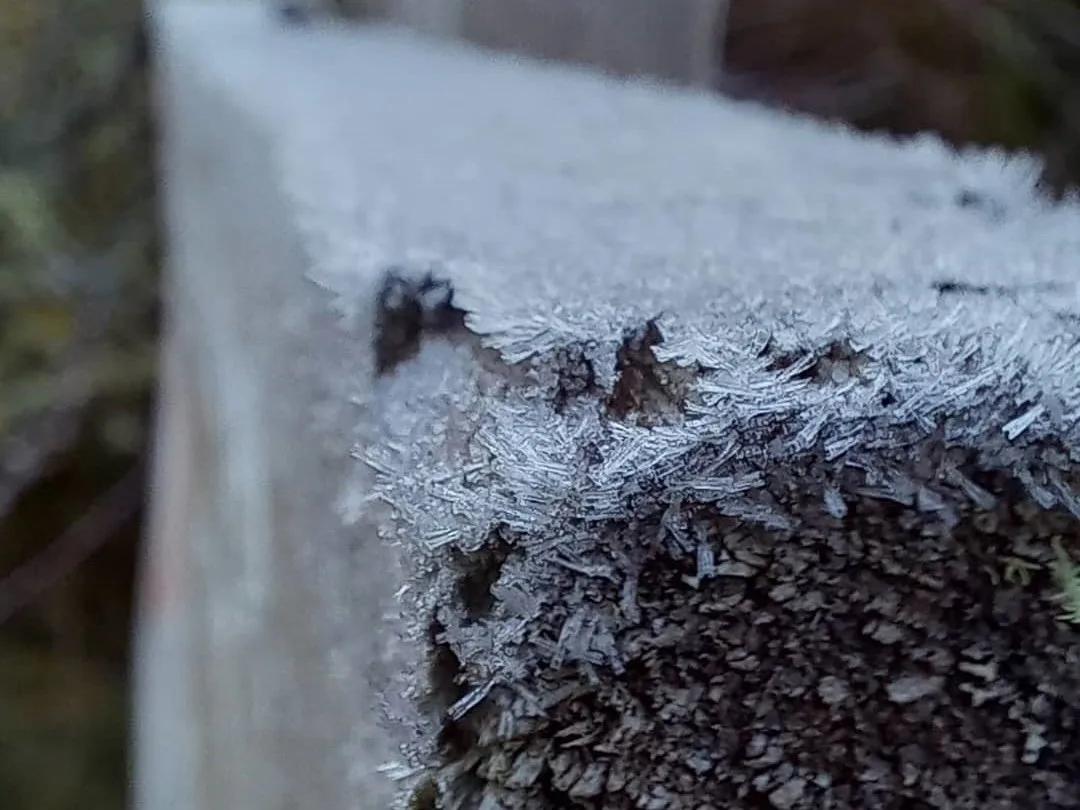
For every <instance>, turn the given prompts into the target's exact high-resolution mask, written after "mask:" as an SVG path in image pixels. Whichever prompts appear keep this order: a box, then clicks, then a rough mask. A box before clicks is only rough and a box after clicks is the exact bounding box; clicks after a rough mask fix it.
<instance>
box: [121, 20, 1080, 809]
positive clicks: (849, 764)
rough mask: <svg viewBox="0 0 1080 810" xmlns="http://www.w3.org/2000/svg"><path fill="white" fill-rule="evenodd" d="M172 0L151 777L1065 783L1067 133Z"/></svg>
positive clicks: (462, 800) (302, 782)
mask: <svg viewBox="0 0 1080 810" xmlns="http://www.w3.org/2000/svg"><path fill="white" fill-rule="evenodd" d="M518 5H522V4H518ZM493 7H494V6H488V5H487V4H484V3H479V2H478V3H475V4H471V5H469V8H471V9H473V10H474V13H475V15H476V16H473V17H470V18H469V19H470V20H471V22H469V23H468V25H467V26H466V28H467V29H468V31H469V32H470V33H469V36H470V38H473V39H476V40H481V41H483V40H491V41H496V40H497V41H498V43H499V44H500V45H507V44H513V43H512V42H509V40H508V39H507V38H506V37H507V33H506V32H507V31H510V30H514V29H512V28H507V27H505V26H504V25H503V24H501V23H500V24H496V25H490V23H485V22H484V20H485V19H489V20H490V19H491V18H485V16H484V14H482V13H481V10H482V9H484V8H493ZM522 7H523V5H522ZM612 7H613V6H612ZM680 7H682V6H681V5H680ZM685 7H686V9H691V8H705V7H704V6H695V5H694V4H690V3H687V4H685ZM430 8H433V7H429V9H430ZM594 8H596V9H600V8H608V5H607V4H596V5H595V6H594ZM421 11H423V9H420V11H416V12H411V13H415V14H417V15H418V14H420V13H421ZM687 13H689V12H687ZM627 14H628V19H629V18H630V17H631V16H632V15H630V14H629V12H627ZM414 19H415V20H419V19H420V17H419V16H416V17H414ZM634 19H635V20H637V22H635V23H634V25H637V26H639V27H640V28H641V30H643V31H644V30H646V29H650V27H651V24H650V23H647V22H645V21H644V20H643V19H640V20H638V18H634ZM435 24H436V23H430V25H435ZM441 24H442V23H439V25H441ZM417 25H418V26H419V25H420V23H419V22H418V23H417ZM155 26H156V31H157V38H156V45H157V50H156V53H158V54H159V81H158V97H159V102H160V111H161V131H162V134H163V147H162V172H163V185H162V187H163V189H164V191H165V193H166V195H167V201H166V202H167V204H166V209H165V212H164V213H165V222H166V224H167V233H168V265H169V267H168V271H169V272H168V285H167V291H166V299H165V300H166V312H167V323H168V330H167V333H168V334H167V340H166V345H165V363H164V369H165V372H164V382H163V388H162V396H161V416H160V423H159V444H158V459H157V472H156V475H155V489H154V508H155V516H156V517H155V523H154V528H153V532H152V537H151V544H150V556H149V559H148V563H147V568H146V571H145V576H144V582H145V587H144V600H143V607H142V612H141V620H140V643H139V650H140V654H139V656H138V659H137V660H138V670H137V676H138V677H137V683H138V689H137V694H136V704H137V717H138V724H137V740H138V761H137V768H136V774H137V779H136V799H137V806H138V808H139V810H167V809H168V808H177V810H180V809H181V808H182V809H183V810H193V809H194V808H207V809H213V808H229V810H247V809H248V808H250V809H251V810H268V808H270V809H279V810H286V808H300V807H303V808H308V807H312V808H319V809H320V810H346V808H363V810H367V809H368V808H392V807H409V808H413V810H430V809H431V808H435V807H444V808H458V807H482V808H493V807H512V808H518V807H534V806H535V807H550V806H581V807H631V806H633V807H656V808H661V807H662V808H667V809H668V810H681V808H690V807H693V808H704V807H709V806H716V807H720V806H751V805H752V806H759V805H761V806H765V803H769V804H771V806H774V807H788V808H798V807H802V806H804V805H805V806H811V804H813V803H814V802H816V803H817V804H813V806H832V807H838V808H849V807H852V808H853V807H871V806H882V805H884V804H889V803H890V802H892V801H893V800H894V799H895V801H896V802H902V801H906V802H910V803H912V805H913V806H914V804H916V803H919V802H922V803H924V804H927V805H929V803H930V802H937V803H938V806H945V805H946V804H948V803H950V802H951V803H953V805H954V806H967V804H971V803H974V802H976V800H977V801H979V802H984V803H989V804H990V805H991V806H1009V805H1008V803H1007V802H1008V801H1009V796H1011V795H1013V794H1011V793H1009V792H1008V791H1010V790H1013V789H1014V787H1015V786H1016V785H1021V786H1023V787H1022V791H1023V792H1022V795H1020V794H1017V795H1018V796H1019V798H1016V801H1017V802H1021V801H1022V802H1023V803H1025V806H1032V807H1050V806H1055V805H1053V802H1054V801H1056V800H1055V799H1053V798H1047V796H1049V795H1051V794H1053V792H1054V791H1058V792H1057V793H1056V794H1053V795H1057V796H1059V797H1060V796H1067V795H1072V794H1070V793H1069V792H1068V790H1066V788H1067V786H1068V785H1067V781H1068V779H1070V778H1072V777H1074V776H1075V769H1073V770H1070V768H1072V765H1070V763H1074V760H1072V759H1069V757H1074V756H1075V747H1074V746H1072V744H1071V742H1069V740H1070V739H1071V738H1070V737H1069V735H1070V734H1071V733H1072V732H1071V731H1069V728H1071V727H1069V726H1068V725H1067V724H1066V725H1061V724H1060V723H1057V721H1055V720H1053V718H1054V717H1066V716H1075V711H1076V710H1077V706H1076V703H1075V701H1076V693H1075V689H1073V688H1072V686H1070V684H1074V683H1075V680H1070V678H1073V679H1074V678H1075V674H1074V671H1073V670H1070V669H1069V667H1070V666H1075V660H1076V657H1077V655H1078V654H1080V653H1078V650H1080V646H1078V644H1080V641H1078V638H1077V634H1076V633H1075V631H1074V630H1073V629H1072V628H1071V626H1070V625H1069V624H1068V622H1069V621H1071V620H1073V619H1078V618H1080V612H1078V611H1080V604H1076V601H1077V599H1076V594H1077V593H1080V587H1078V586H1077V585H1076V582H1075V581H1071V580H1070V579H1069V577H1070V576H1074V577H1075V575H1070V574H1069V573H1068V564H1067V563H1068V560H1069V559H1070V558H1072V557H1073V556H1074V555H1078V554H1080V548H1078V539H1080V533H1078V532H1077V529H1076V523H1075V520H1074V519H1073V518H1072V517H1070V514H1069V510H1075V509H1076V508H1077V507H1076V504H1077V496H1076V495H1075V494H1074V493H1073V489H1072V487H1073V486H1074V484H1075V482H1074V477H1075V473H1074V471H1073V470H1072V468H1071V466H1070V465H1072V464H1073V461H1072V459H1074V458H1076V457H1077V453H1078V452H1080V435H1078V429H1077V424H1076V414H1077V413H1078V412H1080V411H1078V408H1080V390H1078V388H1080V385H1078V382H1077V380H1078V378H1080V377H1078V373H1077V372H1078V370H1080V362H1078V361H1080V354H1078V352H1077V351H1076V349H1075V345H1076V343H1075V337H1074V335H1073V332H1074V330H1075V323H1076V320H1077V318H1078V317H1080V315H1078V314H1077V313H1078V311H1080V308H1078V305H1077V303H1076V302H1077V298H1076V288H1075V285H1076V278H1075V256H1077V255H1080V227H1077V225H1078V222H1077V220H1078V211H1077V208H1076V207H1075V206H1069V205H1063V206H1061V207H1059V208H1049V207H1047V206H1045V205H1044V204H1043V203H1040V202H1039V201H1038V200H1036V199H1035V197H1034V196H1033V194H1032V193H1031V191H1030V188H1029V187H1028V185H1027V183H1028V179H1029V177H1028V175H1027V174H1026V172H1027V171H1028V169H1030V167H1029V166H1026V165H1023V164H1022V163H1021V164H1005V163H1003V162H1001V161H998V160H996V159H987V158H986V156H981V155H973V156H969V157H957V156H955V155H953V154H951V153H950V152H949V151H948V150H946V149H944V148H942V147H940V146H939V145H938V144H936V143H933V142H931V141H923V142H915V143H911V144H907V145H898V144H895V143H890V142H886V141H883V140H874V139H867V138H863V137H859V136H856V135H854V134H852V133H849V132H844V131H839V130H833V129H830V128H827V127H824V126H822V125H818V124H814V123H811V122H807V121H800V120H790V119H788V118H785V117H784V116H782V115H779V114H775V113H771V112H767V111H763V110H760V109H757V108H754V107H749V106H739V105H735V104H731V103H727V102H724V101H722V100H719V99H717V98H714V97H712V96H710V95H707V94H704V93H702V94H696V93H694V92H692V91H688V90H683V91H678V92H671V91H670V90H665V89H664V88H662V87H656V86H652V85H649V84H637V83H633V82H624V81H620V80H613V79H611V78H610V77H603V76H598V75H595V74H589V73H587V72H584V71H582V72H574V71H571V70H566V69H556V70H553V69H550V68H548V67H544V66H541V65H532V64H521V63H520V60H513V59H510V58H508V57H500V58H492V57H491V55H490V54H482V53H480V52H477V51H473V50H470V49H469V48H467V47H464V46H461V45H452V44H445V43H439V42H431V41H430V40H425V39H423V38H419V37H415V36H412V35H409V34H405V33H402V32H401V31H395V30H392V29H387V28H384V27H379V26H358V27H355V28H353V29H345V28H341V27H322V26H311V27H308V28H306V29H305V28H298V27H288V26H283V25H282V24H281V23H280V22H279V21H278V20H277V19H276V18H274V17H273V16H272V15H269V14H266V13H264V10H262V9H261V8H259V7H257V6H247V5H245V4H241V3H238V2H237V3H220V4H210V3H197V2H194V0H190V1H188V0H174V2H170V3H166V4H164V5H163V6H162V7H160V8H159V9H158V10H157V12H156V18H155ZM657 26H659V23H657ZM628 30H631V31H632V30H636V29H635V28H634V27H633V26H632V25H629V24H628ZM521 36H522V37H528V38H531V41H532V43H534V44H532V45H530V48H533V49H536V48H539V49H540V50H544V48H547V47H548V46H547V45H543V44H542V43H555V42H559V43H562V44H565V40H564V39H563V38H561V37H560V36H559V35H557V34H547V33H544V32H542V31H541V30H540V26H539V25H537V26H535V27H534V26H532V25H529V26H526V27H525V28H523V29H521ZM633 36H634V35H630V34H627V37H628V39H627V42H630V41H631V40H633ZM671 36H672V37H673V39H677V38H678V37H679V36H685V34H676V33H672V34H671ZM552 47H554V46H552ZM560 47H561V45H560ZM609 47H610V50H605V48H609ZM570 50H571V55H573V54H577V55H578V56H580V57H581V58H582V59H583V60H585V61H588V60H590V59H595V60H596V61H599V62H603V63H605V64H606V65H607V66H608V67H614V68H619V66H620V65H622V66H627V65H637V66H638V67H641V66H642V65H645V64H646V62H647V60H639V59H638V57H633V58H629V57H627V58H628V59H629V61H625V62H620V60H622V59H623V58H624V57H623V56H622V55H619V54H623V53H630V52H633V51H634V47H631V46H629V45H627V46H626V48H625V50H624V49H623V46H622V45H619V46H616V45H614V44H611V45H610V46H609V45H605V46H604V48H601V49H600V50H597V49H586V50H577V51H574V50H573V48H571V49H570ZM661 50H663V49H661ZM673 50H678V49H677V48H675V49H672V50H668V51H667V52H668V53H671V52H672V51H673ZM659 52H660V51H657V53H659ZM601 53H603V54H606V55H604V56H599V55H598V54H601ZM649 59H654V58H653V57H649ZM691 62H692V60H691ZM647 63H648V65H649V66H650V67H649V68H648V69H649V70H650V71H652V72H655V73H658V74H670V75H673V76H681V77H683V78H684V79H687V80H689V79H690V78H692V76H693V75H695V71H697V68H694V67H690V66H688V65H689V64H691V63H684V64H681V65H677V64H675V63H674V62H670V61H665V58H662V57H661V56H656V57H655V59H654V61H648V62H647ZM620 69H621V68H620ZM429 273H430V275H428V274H429ZM1070 582H1071V583H1072V584H1071V586H1070ZM1070 587H1071V590H1070ZM1055 598H1057V599H1058V601H1057V602H1056V603H1055V602H1053V601H1052V600H1053V599H1055ZM1070 600H1071V601H1070ZM1059 618H1060V619H1061V620H1060V621H1059ZM1006 662H1010V663H1006ZM1017 662H1021V663H1020V664H1017ZM1069 662H1072V663H1069ZM974 694H978V695H979V696H980V697H979V699H978V700H975V701H973V700H972V697H971V696H972V695H974ZM987 701H990V703H987ZM987 706H990V708H987ZM1070 712H1072V714H1069V713H1070ZM976 728H977V729H979V732H978V735H975V736H973V734H972V733H969V732H970V731H971V729H976ZM875 735H876V736H875ZM875 741H876V742H875ZM935 746H938V747H935ZM941 746H944V747H943V748H942V747H941ZM838 757H839V759H838ZM958 758H960V759H958ZM958 763H962V765H963V768H966V769H967V771H965V773H966V772H970V773H971V774H976V775H977V777H978V778H972V779H967V778H966V777H964V776H963V773H961V771H962V770H963V769H962V768H961V766H960V764H958ZM912 769H914V770H912ZM912 774H914V776H912ZM1062 780H1065V781H1064V782H1063V781H1062ZM1062 785H1065V787H1062ZM881 791H891V793H889V794H888V795H886V794H884V793H882V792H881ZM1062 791H1064V792H1062ZM481 796H483V797H484V798H483V800H482V801H481V799H480V797H481ZM477 802H479V803H477ZM530 802H531V803H530ZM545 802H546V803H545ZM575 802H576V803H577V804H573V803H575ZM740 802H745V803H746V804H745V805H740ZM830 802H831V804H830ZM993 802H998V804H997V805H994V804H993ZM1002 802H1005V803H1004V804H1003V803H1002ZM568 803H570V804H568ZM1016 806H1019V805H1016Z"/></svg>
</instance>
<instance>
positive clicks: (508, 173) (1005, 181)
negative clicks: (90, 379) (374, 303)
mask: <svg viewBox="0 0 1080 810" xmlns="http://www.w3.org/2000/svg"><path fill="white" fill-rule="evenodd" d="M166 7H167V8H168V9H169V14H168V15H167V19H168V24H167V26H166V28H167V30H168V31H169V33H170V35H171V42H172V43H173V46H174V50H175V51H176V52H177V53H179V54H181V55H182V57H183V58H184V59H186V61H187V62H188V64H189V65H190V66H191V67H193V68H194V69H196V70H198V71H199V72H200V73H201V74H202V75H204V76H205V77H206V78H207V79H208V80H209V81H211V82H213V83H214V84H215V85H217V86H218V87H219V88H220V89H221V90H222V91H223V92H225V93H227V94H229V95H230V96H231V97H232V99H233V100H234V101H235V103H236V104H237V105H238V106H239V107H242V108H244V109H245V110H247V111H248V112H250V113H252V114H254V115H256V116H258V117H260V118H262V119H264V120H265V121H266V122H267V126H268V127H270V128H272V131H273V135H274V137H275V139H276V142H277V144H278V146H279V147H280V154H281V158H282V184H283V187H284V188H286V189H287V190H288V192H289V193H290V194H291V195H293V197H294V199H295V202H296V213H297V218H298V223H299V224H300V226H301V227H302V229H303V230H304V231H305V232H306V233H307V235H308V236H309V237H310V245H311V248H312V251H313V261H314V265H315V269H314V271H313V273H314V275H315V276H317V277H319V278H320V279H322V280H323V281H324V282H325V283H327V284H330V285H331V286H335V285H336V286H337V287H338V288H339V292H346V291H348V290H351V289H353V288H354V284H355V282H357V281H362V280H363V279H365V278H368V279H370V278H371V274H372V273H373V272H377V271H381V269H382V268H383V267H384V266H385V265H386V264H388V263H399V262H403V261H405V262H407V261H410V260H421V261H431V262H433V263H438V264H439V265H441V266H443V267H444V268H445V269H446V272H447V273H448V274H449V275H450V276H451V277H452V278H453V280H454V282H455V284H456V286H457V291H458V299H457V301H458V302H459V303H460V304H461V305H462V306H464V307H465V308H466V309H467V310H469V311H470V313H471V325H472V326H474V327H475V328H476V329H477V330H479V331H481V332H489V333H490V332H500V331H503V330H512V331H513V332H514V333H515V335H516V338H515V340H524V341H526V342H527V341H528V340H529V339H530V333H531V336H532V337H534V338H537V339H539V335H540V333H541V332H544V333H546V334H549V335H550V334H552V333H553V332H555V333H565V337H568V338H572V337H581V336H583V335H585V334H586V333H588V336H589V337H591V338H602V337H603V334H604V333H605V332H607V331H609V330H619V329H621V328H622V327H623V326H624V325H625V324H626V323H627V322H629V321H630V320H632V319H634V318H641V317H651V316H655V315H658V314H660V313H665V314H666V315H667V316H669V317H672V318H680V319H691V320H696V321H698V322H699V323H700V325H701V326H703V327H704V326H709V325H712V326H716V327H719V326H721V325H723V324H731V323H735V322H742V321H745V320H747V319H751V320H755V321H759V322H760V323H762V324H766V325H770V324H773V323H777V324H779V323H782V322H788V321H791V320H792V319H793V318H794V319H795V320H799V321H801V320H804V319H805V320H809V321H812V322H815V323H830V322H832V321H833V320H834V319H835V318H845V317H848V316H851V317H854V318H855V319H856V320H859V319H860V318H861V319H863V320H867V321H871V320H872V321H878V322H881V321H882V320H883V319H885V318H889V317H891V316H900V317H904V318H905V319H906V320H907V322H908V325H909V326H918V325H919V324H927V325H932V324H933V323H935V322H937V321H939V320H940V319H941V318H943V317H946V316H947V315H949V314H950V313H951V311H952V310H953V309H954V305H956V304H963V303H964V302H968V303H972V302H973V303H974V308H975V309H977V310H978V313H977V317H976V318H975V320H976V321H980V322H981V321H986V320H987V319H991V320H996V319H997V318H1004V319H1005V320H1012V319H1015V318H1016V317H1018V316H1019V310H1021V309H1023V310H1026V311H1027V312H1028V314H1029V315H1031V316H1032V317H1034V318H1035V319H1036V320H1039V321H1045V323H1043V325H1042V328H1044V329H1045V330H1049V332H1056V331H1059V329H1058V326H1060V324H1062V323H1065V321H1066V320H1067V317H1068V315H1069V314H1070V313H1072V312H1073V311H1074V310H1076V306H1077V301H1076V284H1075V278H1076V262H1077V259H1076V257H1077V255H1080V252H1078V249H1080V227H1078V222H1080V218H1078V214H1077V209H1076V208H1075V207H1061V208H1059V209H1057V210H1046V207H1045V206H1043V205H1041V204H1040V203H1038V202H1037V201H1035V199H1034V197H1033V195H1032V193H1031V191H1030V187H1031V176H1032V173H1033V167H1032V166H1031V165H1030V164H1028V163H1027V162H1025V161H1013V162H1011V163H1005V162H1003V161H1001V160H999V159H998V158H997V156H994V155H986V154H972V155H970V156H967V157H965V158H962V159H958V158H957V157H955V156H954V155H953V154H951V153H950V152H949V150H947V149H945V148H944V147H942V146H941V145H940V144H938V143H937V142H936V141H934V140H932V139H922V140H918V141H916V142H912V143H909V144H908V145H906V146H899V145H897V144H895V143H893V142H891V141H888V140H886V139H884V138H870V137H864V136H861V135H857V134H853V133H850V132H846V131H842V130H840V129H837V128H833V127H831V126H825V125H822V124H819V123H815V122H812V121H810V120H806V119H797V118H791V117H787V116H784V115H782V114H779V113H774V112H770V111H766V110H763V109H759V108H756V107H754V106H752V105H744V104H735V103H728V102H725V101H723V100H720V99H717V98H715V97H713V96H709V95H705V94H699V93H696V92H690V91H683V90H677V89H674V88H669V87H659V86H656V85H651V86H650V85H649V84H647V83H625V82H619V81H615V80H611V79H608V78H604V77H601V76H597V75H591V74H589V73H586V72H578V71H575V70H573V69H568V68H563V67H554V66H544V65H539V64H529V63H524V64H522V63H518V62H516V60H514V59H513V58H511V57H507V56H492V55H489V54H484V53H481V52H475V51H471V50H469V49H467V48H465V47H462V46H458V45H453V44H444V43H438V42H433V41H426V40H423V39H421V38H418V37H414V36H412V35H410V34H407V33H404V32H400V31H395V30H392V29H384V28H371V29H355V28H353V29H345V28H335V27H315V28H289V27H285V26H282V25H281V24H280V23H279V22H278V21H277V20H276V19H275V18H273V17H272V16H271V15H269V14H267V13H266V12H265V10H264V9H262V8H261V7H259V6H255V5H250V6H244V5H240V4H237V5H233V6H228V7H227V6H224V5H214V4H203V5H200V4H195V3H190V4H189V3H180V4H166ZM942 289H944V290H945V291H946V293H945V294H943V293H942ZM950 291H953V292H955V293H956V294H955V295H950V294H949V292H950ZM965 292H966V293H969V294H968V295H965V294H964V293H965ZM995 293H1001V294H995ZM961 308H963V307H961ZM1051 310H1052V311H1054V312H1059V313H1060V315H1061V317H1058V318H1054V317H1044V316H1047V315H1048V314H1049V313H1050V311H1051ZM553 313H556V314H553ZM958 317H960V318H964V317H965V316H964V315H962V314H961V315H960V316H958ZM530 323H533V324H534V327H533V328H532V329H530V327H529V326H528V324H530ZM1055 324H1057V325H1058V326H1055ZM597 330H600V331H597ZM1049 332H1045V331H1044V333H1043V335H1044V337H1045V336H1046V335H1047V334H1048V333H1049ZM523 350H527V349H523Z"/></svg>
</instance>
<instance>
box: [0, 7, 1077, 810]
mask: <svg viewBox="0 0 1080 810" xmlns="http://www.w3.org/2000/svg"><path fill="white" fill-rule="evenodd" d="M327 9H328V10H329V11H331V13H343V14H348V15H350V16H359V13H360V12H362V11H363V4H362V3H361V2H360V0H329V2H328V5H327ZM145 28H146V17H145V10H144V9H143V8H142V7H141V5H140V2H139V0H0V807H2V808H4V810H23V808H34V810H52V808H69V807H80V808H88V810H106V809H108V810H114V809H118V808H123V807H126V806H127V781H128V767H129V751H128V748H127V737H128V717H129V710H130V705H129V700H128V683H129V673H128V666H129V654H130V633H131V627H132V615H131V608H132V603H133V588H134V584H135V574H136V570H137V563H138V559H139V551H140V538H141V533H142V523H143V516H144V509H143V501H144V486H145V471H146V467H147V463H146V462H147V458H148V453H149V439H150V436H151V427H152V425H151V417H152V404H153V397H154V385H155V360H156V338H157V333H158V326H159V314H158V308H159V300H158V278H159V274H160V261H159V259H160V245H159V230H158V227H157V208H156V198H155V182H154V156H153V145H154V126H153V120H152V115H151V112H152V110H151V104H150V93H151V89H152V88H151V83H150V72H151V70H152V67H153V53H152V49H150V48H149V47H148V45H147V38H146V30H145ZM715 47H716V49H717V52H718V53H721V52H722V53H723V58H724V64H725V71H724V75H723V76H718V77H717V78H716V80H715V84H716V89H717V90H720V91H723V92H725V93H728V94H731V95H734V96H738V97H742V98H751V99H757V100H761V101H764V102H767V103H770V104H775V105H779V106H784V107H788V108H791V109H795V110H799V111H802V112H807V113H811V114H814V115H818V116H821V117H825V118H832V119H840V120H845V121H848V122H850V123H851V124H853V125H855V126H857V127H860V128H863V129H867V130H881V131H884V132H889V133H892V134H893V135H895V136H897V137H902V136H905V135H910V134H913V133H918V132H924V131H930V132H936V133H938V134H940V135H941V136H942V137H943V138H944V139H946V140H947V141H948V142H950V143H953V144H956V145H961V144H965V143H978V144H998V145H1001V146H1003V147H1006V148H1008V149H1026V150H1031V151H1034V152H1036V153H1038V154H1039V155H1041V156H1042V157H1043V158H1044V161H1045V170H1044V172H1043V179H1042V185H1043V188H1044V190H1045V193H1046V194H1047V195H1048V196H1060V195H1061V194H1063V193H1065V192H1066V190H1067V189H1069V188H1070V187H1071V186H1073V185H1075V184H1077V183H1078V182H1080V0H904V2H900V1H899V0H731V3H730V7H729V9H728V14H727V18H726V23H725V24H724V25H722V26H720V27H718V29H717V32H716V36H715Z"/></svg>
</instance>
